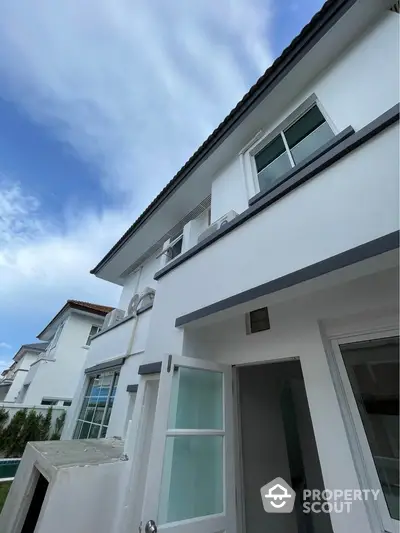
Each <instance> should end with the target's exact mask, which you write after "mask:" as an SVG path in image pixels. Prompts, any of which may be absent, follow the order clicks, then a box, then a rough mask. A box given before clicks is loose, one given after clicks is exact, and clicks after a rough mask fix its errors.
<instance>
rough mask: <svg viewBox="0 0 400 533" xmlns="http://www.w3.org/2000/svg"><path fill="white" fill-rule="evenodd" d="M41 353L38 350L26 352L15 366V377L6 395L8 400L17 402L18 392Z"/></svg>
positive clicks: (5, 398) (5, 399)
mask: <svg viewBox="0 0 400 533" xmlns="http://www.w3.org/2000/svg"><path fill="white" fill-rule="evenodd" d="M40 355H41V353H38V352H29V351H27V352H25V354H24V355H23V357H21V359H20V360H19V361H18V363H17V364H16V366H15V373H14V379H13V382H12V384H11V387H10V388H9V390H8V393H7V394H6V396H5V397H4V401H6V402H15V401H16V399H17V397H18V394H19V393H20V392H21V389H22V386H23V384H24V381H25V379H26V376H27V373H28V371H29V369H30V366H31V364H32V363H34V362H35V361H36V360H37V359H38V357H39V356H40Z"/></svg>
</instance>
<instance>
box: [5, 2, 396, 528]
mask: <svg viewBox="0 0 400 533" xmlns="http://www.w3.org/2000/svg"><path fill="white" fill-rule="evenodd" d="M398 11H399V8H398V4H396V5H393V1H381V2H377V1H376V0H328V2H326V3H325V4H324V6H323V8H322V9H321V11H320V12H319V13H318V14H317V15H315V17H314V18H313V19H312V20H311V22H310V23H309V24H308V25H307V26H306V27H305V28H304V29H303V30H302V32H301V33H300V34H299V36H298V37H296V39H295V40H294V41H293V42H292V43H291V44H290V46H289V47H288V48H287V49H286V50H284V51H283V53H282V55H281V56H280V57H279V58H278V59H276V60H275V62H274V63H273V64H272V66H271V67H270V68H269V69H268V70H267V71H266V72H265V74H264V75H263V76H262V77H261V78H260V79H259V80H258V81H257V83H256V84H255V85H254V86H253V87H252V88H251V89H250V91H249V92H248V93H247V94H246V95H245V96H244V97H243V99H242V100H241V101H240V102H239V103H238V105H237V106H236V107H235V108H234V110H233V111H232V112H231V113H230V114H229V115H228V117H227V118H226V119H225V120H224V121H223V122H222V123H221V124H220V125H219V126H218V127H217V129H216V130H215V131H214V132H213V133H212V134H211V135H210V137H209V138H208V139H207V140H206V141H205V142H204V143H203V144H202V146H201V147H200V148H199V149H198V150H197V152H196V153H195V154H194V155H193V156H192V157H191V158H190V160H189V161H188V162H187V163H186V164H185V166H184V167H183V168H182V169H181V170H180V171H179V172H178V173H177V174H176V176H175V177H174V178H173V179H172V180H171V181H170V183H169V184H168V185H167V186H166V187H165V188H164V189H163V191H162V192H161V193H160V194H159V195H158V196H157V198H156V199H155V200H154V201H153V202H152V203H151V204H150V206H149V207H148V208H147V209H146V210H145V212H144V213H143V214H142V215H141V216H140V217H139V219H138V220H136V222H134V224H133V225H132V226H131V227H130V228H129V229H128V231H127V232H126V233H125V234H124V235H123V236H122V237H121V239H120V240H119V241H118V242H117V243H116V244H115V246H113V248H112V249H111V250H110V251H109V252H108V254H107V255H106V256H105V257H104V258H103V259H102V260H101V261H100V263H99V264H98V265H97V266H96V267H95V268H94V269H93V271H92V272H93V273H94V274H95V275H96V276H97V277H99V278H102V279H104V280H106V281H109V282H111V283H116V284H119V285H120V286H121V287H122V294H121V299H120V302H119V306H118V309H119V310H116V311H114V312H113V315H109V317H108V320H107V324H106V327H105V328H104V329H103V330H102V331H101V332H100V333H99V334H98V335H96V337H95V338H93V340H92V344H91V347H90V350H89V354H88V357H87V360H86V364H85V370H84V372H83V374H82V376H81V381H80V384H79V386H78V392H77V394H76V395H75V397H74V400H73V404H72V406H71V408H70V410H69V414H68V420H67V424H66V427H65V432H64V438H66V439H68V438H77V439H79V438H80V439H87V438H88V437H89V438H90V437H93V436H98V437H104V436H106V437H110V440H108V439H106V440H99V441H95V440H81V441H79V440H78V441H75V440H74V441H70V442H68V441H64V442H62V443H60V444H58V446H59V448H57V449H58V450H59V453H58V455H57V454H55V452H54V446H57V445H55V444H53V443H50V444H49V445H48V448H47V445H46V444H41V445H40V446H35V445H31V446H29V447H28V449H27V452H26V454H25V456H24V460H23V461H22V464H21V469H20V471H19V472H18V473H17V477H16V480H15V482H14V484H13V487H12V489H11V492H10V495H9V497H8V499H7V502H6V505H5V507H4V511H3V513H2V515H1V518H0V530H1V531H4V532H5V533H9V532H11V531H12V532H17V533H19V532H20V531H21V529H18V527H19V528H22V527H31V529H29V531H33V529H34V527H35V526H36V529H35V532H36V533H51V532H53V531H57V532H58V533H64V532H65V533H67V532H69V531H74V532H76V533H78V532H79V533H84V532H85V533H86V532H87V531H96V533H110V532H112V533H130V532H132V531H135V532H136V531H139V532H142V533H151V532H156V531H163V532H168V533H219V532H222V531H224V532H226V533H242V532H243V533H253V532H256V531H257V532H258V531H271V532H272V533H280V532H282V533H296V532H299V533H300V532H301V533H302V532H315V533H349V532H352V533H376V532H387V533H394V532H395V531H398V526H399V505H398V496H399V485H398V477H399V476H398V474H399V456H398V448H399V434H398V413H399V410H398V397H399V388H398V373H399V372H398V371H399V350H398V347H399V329H398V322H399V314H398V274H399V272H398V247H399V126H398V118H399V105H398V104H399V49H398V35H399V15H398ZM249 31H251V29H249ZM154 291H155V297H154ZM136 295H138V296H136ZM140 298H142V299H140ZM44 340H45V339H44ZM112 437H122V439H123V450H122V443H121V441H119V440H113V439H112ZM46 450H49V451H48V452H46ZM85 454H86V455H85ZM82 464H85V465H87V469H86V471H85V470H84V469H83V468H82ZM94 465H95V467H94ZM66 468H68V473H66V470H65V469H66ZM275 478H282V479H283V480H285V481H286V482H287V483H288V484H289V485H290V486H291V487H292V488H293V490H294V491H295V493H296V501H295V505H294V510H293V512H291V513H287V514H282V513H266V512H265V511H264V508H263V503H262V500H261V495H260V489H261V488H262V487H264V486H266V485H268V484H269V483H271V482H272V481H274V480H275ZM38 480H39V481H38ZM108 483H109V487H108V488H109V490H108V491H107V496H106V497H104V493H105V487H107V484H108ZM268 486H269V485H268ZM35 487H36V488H35ZM38 487H39V488H38ZM371 490H374V493H371ZM304 491H306V492H304ZM310 491H311V492H310ZM321 491H325V493H324V495H325V498H326V499H327V500H328V501H326V502H324V501H322V502H321V501H320V500H318V494H321ZM326 491H328V492H326ZM310 494H311V496H310ZM333 494H334V495H335V496H336V497H338V498H339V500H340V501H342V502H343V498H348V497H349V498H350V499H351V505H350V509H349V510H348V512H338V511H335V510H332V509H331V511H332V512H320V511H321V505H322V503H327V504H328V503H329V498H330V495H333ZM374 495H375V496H374ZM311 497H314V498H315V500H312V501H311V503H315V504H316V507H315V509H316V512H311V513H305V512H304V507H303V500H304V499H305V500H306V502H307V498H308V501H309V503H310V498H311ZM30 502H31V503H30ZM331 503H332V502H331ZM318 505H319V507H318ZM32 509H36V511H35V512H36V514H35V513H34V512H33V511H32ZM325 510H326V507H325ZM39 511H40V512H39ZM328 511H329V506H328ZM24 531H25V529H24ZM26 531H28V529H26Z"/></svg>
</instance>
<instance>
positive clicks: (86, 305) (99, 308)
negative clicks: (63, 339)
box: [37, 300, 114, 339]
mask: <svg viewBox="0 0 400 533" xmlns="http://www.w3.org/2000/svg"><path fill="white" fill-rule="evenodd" d="M68 308H71V309H77V310H78V311H87V312H88V313H93V314H94V315H99V316H106V314H107V313H109V312H110V311H112V310H113V309H114V307H109V306H107V305H99V304H92V303H90V302H82V301H80V300H67V302H66V304H65V305H64V307H63V308H62V309H60V311H59V312H58V313H57V314H56V315H55V317H53V318H52V319H51V320H50V322H49V323H48V324H47V326H46V327H45V328H44V329H43V330H42V331H41V332H40V333H39V335H37V338H38V339H40V337H41V335H42V334H43V333H44V332H45V331H46V329H47V328H48V327H49V326H50V325H51V324H53V322H55V321H56V320H57V318H59V317H60V316H61V315H62V314H63V313H64V312H65V311H66V310H67V309H68Z"/></svg>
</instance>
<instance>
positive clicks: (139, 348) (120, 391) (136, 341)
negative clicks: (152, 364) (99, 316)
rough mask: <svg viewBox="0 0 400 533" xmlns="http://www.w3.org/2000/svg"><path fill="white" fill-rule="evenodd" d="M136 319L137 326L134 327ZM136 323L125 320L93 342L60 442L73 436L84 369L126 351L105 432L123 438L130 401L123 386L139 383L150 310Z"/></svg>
mask: <svg viewBox="0 0 400 533" xmlns="http://www.w3.org/2000/svg"><path fill="white" fill-rule="evenodd" d="M136 320H137V325H135V322H136ZM136 320H135V319H131V320H128V321H126V322H124V323H123V324H120V325H119V326H117V327H116V328H112V329H110V330H109V331H107V332H105V333H104V334H102V335H100V336H98V337H96V338H95V339H93V341H92V343H91V345H90V350H89V352H88V356H87V359H86V361H85V364H84V368H82V370H81V373H80V377H79V380H78V381H77V384H76V392H75V394H74V398H73V401H72V405H71V407H70V409H69V411H68V416H67V420H66V423H65V427H64V431H63V439H70V438H72V435H73V431H74V428H75V424H76V419H77V417H78V414H79V410H80V406H81V403H82V398H83V394H84V391H85V390H86V387H87V378H86V376H85V374H84V369H85V368H90V367H92V366H95V365H98V364H101V363H105V362H107V361H112V360H113V359H118V358H121V357H125V356H126V355H127V354H128V351H129V357H128V358H127V359H126V361H125V363H124V365H123V366H122V367H121V371H120V379H119V382H118V387H117V392H116V396H115V400H114V406H113V410H112V412H111V417H110V423H109V426H108V431H107V436H119V437H123V436H124V428H125V423H126V416H127V410H128V407H129V399H130V395H129V393H128V392H127V391H126V387H127V385H134V384H137V383H138V382H139V375H138V368H139V365H140V364H142V360H143V357H144V356H143V352H144V350H145V346H146V342H147V336H148V332H149V327H150V320H151V310H148V311H146V312H144V313H141V314H140V315H138V317H137V319H136Z"/></svg>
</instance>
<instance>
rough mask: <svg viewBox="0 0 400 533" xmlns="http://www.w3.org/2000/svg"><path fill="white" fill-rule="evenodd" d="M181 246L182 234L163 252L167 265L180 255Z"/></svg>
mask: <svg viewBox="0 0 400 533" xmlns="http://www.w3.org/2000/svg"><path fill="white" fill-rule="evenodd" d="M182 244H183V233H180V235H178V236H177V237H176V238H175V239H173V240H172V241H171V242H170V243H169V246H168V248H167V249H166V250H165V255H166V257H167V263H168V262H169V261H172V259H175V257H177V256H178V255H179V254H181V253H182Z"/></svg>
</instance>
